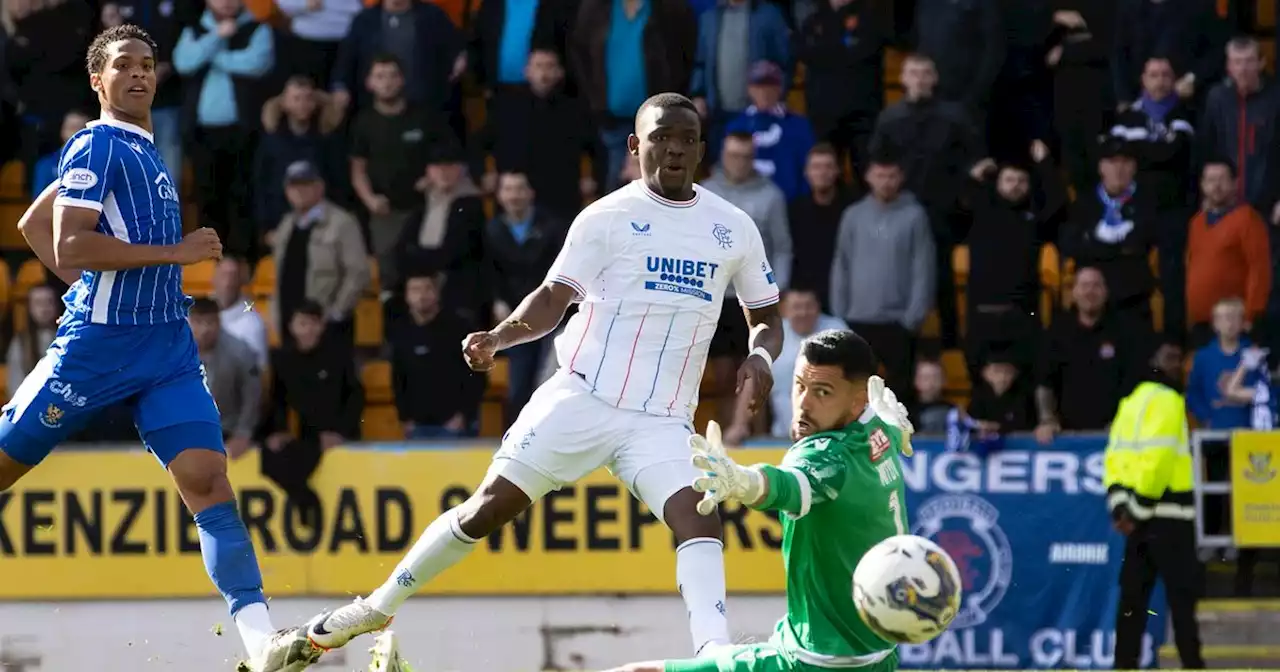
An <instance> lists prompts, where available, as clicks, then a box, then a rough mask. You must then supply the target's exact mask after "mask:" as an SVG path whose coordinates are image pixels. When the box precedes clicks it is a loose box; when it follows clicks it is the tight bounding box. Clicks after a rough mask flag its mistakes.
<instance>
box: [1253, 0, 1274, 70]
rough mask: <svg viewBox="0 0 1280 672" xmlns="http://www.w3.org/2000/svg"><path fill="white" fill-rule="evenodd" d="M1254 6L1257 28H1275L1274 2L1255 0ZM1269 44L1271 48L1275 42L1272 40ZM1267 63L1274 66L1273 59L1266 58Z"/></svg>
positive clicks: (1271, 0) (1270, 0)
mask: <svg viewBox="0 0 1280 672" xmlns="http://www.w3.org/2000/svg"><path fill="white" fill-rule="evenodd" d="M1254 6H1255V7H1256V8H1257V9H1256V10H1255V13H1254V16H1256V17H1257V19H1258V27H1259V28H1275V27H1276V5H1275V2H1273V0H1257V2H1255V3H1254ZM1271 46H1272V49H1274V48H1275V43H1274V42H1272V43H1271ZM1267 65H1272V66H1274V65H1275V61H1274V60H1272V59H1270V58H1268V59H1267Z"/></svg>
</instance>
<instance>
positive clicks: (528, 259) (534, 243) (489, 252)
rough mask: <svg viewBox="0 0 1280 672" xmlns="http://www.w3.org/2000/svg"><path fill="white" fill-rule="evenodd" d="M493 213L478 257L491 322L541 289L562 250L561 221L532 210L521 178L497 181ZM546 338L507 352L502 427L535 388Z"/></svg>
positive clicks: (530, 193)
mask: <svg viewBox="0 0 1280 672" xmlns="http://www.w3.org/2000/svg"><path fill="white" fill-rule="evenodd" d="M497 200H498V208H499V210H498V214H497V216H496V217H494V218H493V219H491V220H489V223H488V224H486V225H485V228H484V256H485V260H486V261H487V263H488V264H489V267H490V268H489V276H490V277H489V281H488V282H487V283H485V284H487V285H488V286H490V287H492V288H493V297H492V303H493V322H494V324H497V323H499V322H502V321H503V320H505V319H507V318H508V317H510V315H511V310H512V309H514V308H515V307H516V306H518V305H520V302H521V301H523V300H524V297H526V296H528V295H529V294H530V293H532V292H533V290H534V289H537V287H538V285H541V284H542V282H543V279H544V278H546V277H547V271H548V270H549V269H550V268H551V263H552V262H554V261H555V258H556V255H557V254H558V253H559V252H560V248H561V246H563V245H564V239H565V236H566V235H567V234H568V231H569V226H568V223H567V220H565V219H561V218H560V217H558V216H557V215H556V214H555V213H553V212H551V211H549V210H546V209H544V208H541V207H535V206H534V202H535V200H536V193H535V192H534V190H533V188H532V187H530V185H529V178H528V177H527V176H526V175H525V174H523V173H502V174H501V175H499V176H498V189H497ZM548 344H549V343H548V341H547V340H546V339H540V340H537V341H530V342H528V343H525V344H523V345H517V346H515V347H512V348H508V349H506V350H504V351H503V352H504V353H505V354H506V356H507V365H508V366H507V371H508V373H507V381H508V382H507V409H506V414H505V419H506V423H505V424H506V425H508V426H509V425H510V423H512V422H514V421H515V419H516V416H517V415H519V414H520V409H522V408H524V405H525V404H526V403H527V402H528V401H529V397H530V396H531V395H532V394H533V390H534V388H535V387H537V385H538V373H539V369H540V368H541V367H542V359H543V356H544V355H545V354H546V349H547V346H548Z"/></svg>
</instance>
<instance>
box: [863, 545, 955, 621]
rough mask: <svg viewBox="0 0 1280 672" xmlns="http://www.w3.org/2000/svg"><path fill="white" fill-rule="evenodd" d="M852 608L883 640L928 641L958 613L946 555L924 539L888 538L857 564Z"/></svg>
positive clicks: (950, 562) (952, 567)
mask: <svg viewBox="0 0 1280 672" xmlns="http://www.w3.org/2000/svg"><path fill="white" fill-rule="evenodd" d="M853 603H854V604H855V605H857V607H858V615H860V616H861V617H862V620H863V622H865V623H866V624H867V627H869V628H871V630H872V632H875V633H876V634H877V635H879V636H880V637H881V638H882V639H885V640H887V641H890V642H896V643H898V644H920V643H922V642H927V641H929V640H931V639H933V638H934V637H937V636H938V635H939V634H941V633H942V631H943V630H946V629H947V626H948V625H950V624H951V621H952V619H954V618H955V617H956V613H957V612H959V611H960V572H958V571H957V570H956V563H955V561H953V560H952V559H951V556H949V555H947V552H946V551H944V550H942V548H941V547H939V546H938V545H937V544H935V543H933V542H932V541H929V540H928V539H925V538H924V537H917V536H914V535H910V534H901V535H898V536H896V537H889V538H888V539H885V540H884V541H882V542H880V543H878V544H876V545H875V546H872V547H871V550H869V551H867V554H866V555H864V556H862V560H860V561H858V567H857V569H855V570H854V571H853Z"/></svg>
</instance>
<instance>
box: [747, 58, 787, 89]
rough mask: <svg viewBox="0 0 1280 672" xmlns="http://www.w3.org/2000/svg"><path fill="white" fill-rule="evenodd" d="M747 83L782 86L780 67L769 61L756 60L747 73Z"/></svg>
mask: <svg viewBox="0 0 1280 672" xmlns="http://www.w3.org/2000/svg"><path fill="white" fill-rule="evenodd" d="M747 83H748V84H751V85H754V86H782V68H779V67H778V66H777V65H775V64H773V63H770V62H769V61H756V62H755V63H753V64H752V65H751V70H750V72H748V74H747Z"/></svg>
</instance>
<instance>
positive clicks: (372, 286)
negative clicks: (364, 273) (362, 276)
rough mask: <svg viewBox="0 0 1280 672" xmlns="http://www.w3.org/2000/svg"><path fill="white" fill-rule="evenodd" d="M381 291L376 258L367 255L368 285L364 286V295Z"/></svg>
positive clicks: (380, 275)
mask: <svg viewBox="0 0 1280 672" xmlns="http://www.w3.org/2000/svg"><path fill="white" fill-rule="evenodd" d="M381 292H382V274H381V273H380V272H379V271H378V260H377V259H376V258H374V257H373V256H370V257H369V286H368V287H365V288H364V293H365V295H366V296H377V295H378V294H380V293H381Z"/></svg>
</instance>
